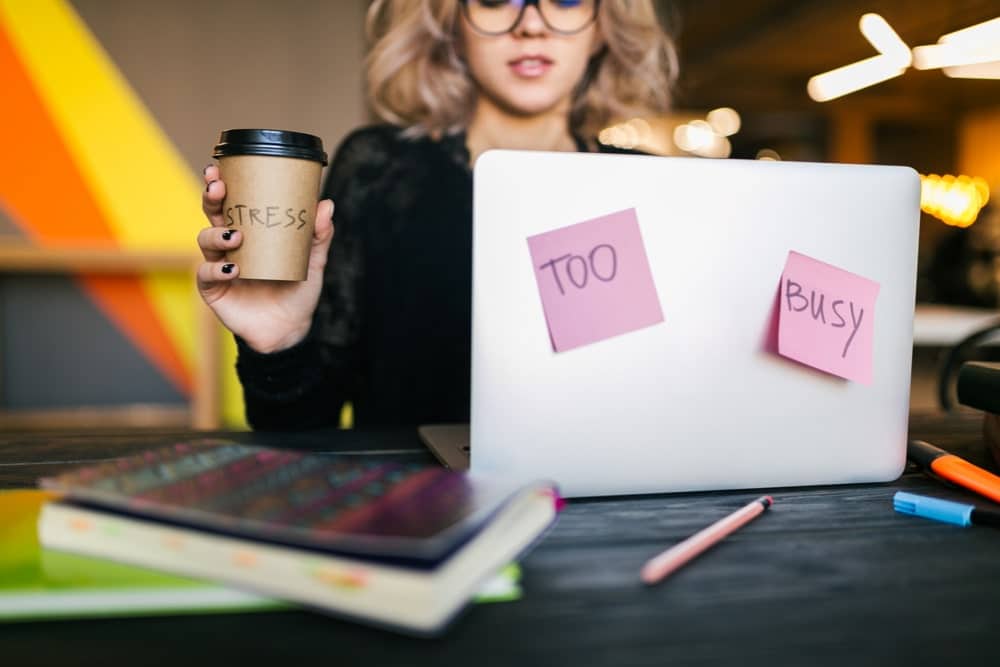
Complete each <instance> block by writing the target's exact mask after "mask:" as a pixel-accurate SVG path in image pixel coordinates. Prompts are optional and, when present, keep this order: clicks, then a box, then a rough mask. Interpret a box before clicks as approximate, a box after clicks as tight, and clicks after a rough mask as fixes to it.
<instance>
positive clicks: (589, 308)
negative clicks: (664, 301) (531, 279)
mask: <svg viewBox="0 0 1000 667" xmlns="http://www.w3.org/2000/svg"><path fill="white" fill-rule="evenodd" d="M528 249H529V251H530V254H531V261H532V263H533V265H534V271H535V280H536V281H537V283H538V292H539V295H540V297H541V300H542V310H543V311H544V312H545V320H546V324H547V325H548V329H549V337H550V339H551V341H552V347H553V348H554V350H555V351H556V352H565V351H566V350H571V349H573V348H576V347H580V346H581V345H588V344H590V343H594V342H597V341H599V340H604V339H605V338H611V337H612V336H617V335H620V334H623V333H627V332H629V331H635V330H636V329H641V328H643V327H648V326H651V325H653V324H657V323H659V322H662V321H663V311H662V310H661V308H660V300H659V297H658V296H657V294H656V286H655V285H654V284H653V276H652V274H651V273H650V270H649V260H648V259H647V257H646V248H645V246H644V245H643V242H642V235H641V234H640V232H639V220H638V218H637V217H636V212H635V209H633V208H630V209H625V210H623V211H618V212H616V213H611V214H609V215H605V216H601V217H599V218H594V219H592V220H586V221H584V222H580V223H576V224H573V225H569V226H567V227H561V228H559V229H555V230H552V231H549V232H545V233H543V234H538V235H536V236H531V237H529V238H528Z"/></svg>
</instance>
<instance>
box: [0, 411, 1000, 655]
mask: <svg viewBox="0 0 1000 667" xmlns="http://www.w3.org/2000/svg"><path fill="white" fill-rule="evenodd" d="M220 435H224V436H226V437H231V438H233V439H237V440H242V441H246V442H257V443H261V444H268V445H277V446H288V447H296V448H301V449H308V450H311V451H318V452H331V453H333V452H341V453H347V455H350V456H363V455H366V454H364V452H369V454H367V455H370V456H380V457H390V458H405V459H408V460H427V461H428V462H431V461H432V460H433V459H432V458H431V457H430V456H429V455H428V454H427V453H426V452H425V451H424V450H423V449H422V447H421V446H420V444H419V440H418V439H417V437H416V434H415V432H414V433H410V432H390V431H387V432H355V431H338V432H315V433H298V434H288V435H282V434H254V433H237V434H220ZM911 436H912V437H917V438H921V439H925V440H928V441H930V442H933V443H935V444H937V445H939V446H941V447H943V448H946V449H949V450H951V451H953V452H955V453H958V454H960V455H962V456H965V457H966V458H968V459H969V460H971V461H974V462H976V463H979V464H981V465H985V466H990V467H992V463H991V460H990V457H989V456H988V455H987V453H986V449H985V446H984V444H983V441H982V436H981V418H980V417H979V416H978V415H975V414H962V415H958V416H950V417H942V416H934V415H927V416H915V417H914V418H913V419H912V420H911ZM192 437H204V435H201V434H199V435H192V434H191V433H171V432H158V433H141V434H140V433H132V434H126V433H120V432H119V433H108V434H103V435H102V434H88V435H85V436H70V435H51V436H45V435H39V434H32V435H22V436H18V435H6V436H0V487H4V488H16V487H24V486H31V485H32V484H34V481H35V480H36V479H37V478H38V477H39V476H41V475H48V474H52V473H56V472H59V471H61V470H65V469H68V468H71V467H73V466H75V465H80V464H81V463H84V462H90V461H99V460H106V459H110V458H114V457H116V456H121V455H125V454H128V453H130V452H135V451H137V450H140V449H143V448H146V447H150V446H156V445H161V444H166V443H169V442H175V441H177V440H179V439H190V438H192ZM900 489H905V490H909V491H914V492H918V493H927V494H933V495H936V496H940V497H947V498H953V499H964V500H967V501H968V500H972V497H971V496H970V495H969V494H967V493H966V492H964V491H962V490H960V489H957V488H954V487H948V486H945V485H944V484H942V483H941V482H938V481H935V480H933V479H931V478H929V477H927V476H925V475H924V474H922V473H920V472H919V471H916V470H907V472H906V473H905V474H904V475H903V476H902V477H901V478H900V479H899V480H897V481H895V482H892V483H889V484H866V485H850V486H829V487H810V488H795V489H768V490H767V491H768V493H771V494H772V495H773V496H774V499H775V504H774V506H773V507H772V508H771V509H770V510H768V512H766V513H765V514H764V515H762V516H761V517H760V518H758V519H757V520H755V521H754V522H752V523H751V524H750V525H748V526H747V527H745V528H744V529H742V530H740V531H739V532H737V533H736V534H734V535H732V536H731V537H729V538H728V539H727V540H725V541H724V542H723V543H722V544H720V545H718V546H717V547H715V548H713V549H712V550H710V551H708V552H707V553H705V554H704V555H702V556H701V557H699V558H698V559H696V560H695V561H693V562H692V563H690V564H689V565H688V566H687V567H685V568H683V569H682V570H680V571H679V572H678V573H676V574H675V575H673V576H671V577H670V578H668V579H666V580H665V581H663V582H662V583H661V584H659V585H657V586H654V587H646V586H644V585H643V584H641V583H640V581H639V577H638V571H639V568H640V567H641V565H642V563H643V562H644V561H645V560H646V559H648V558H649V557H651V556H653V555H655V554H656V553H657V552H659V551H661V550H662V549H664V548H665V547H667V546H669V545H670V544H673V543H674V542H676V541H678V540H680V539H683V538H684V537H686V536H688V535H690V534H691V533H693V532H695V531H696V530H698V529H700V528H702V527H704V526H705V525H707V524H709V523H711V522H712V521H714V520H716V519H718V518H720V517H722V516H724V515H725V514H727V513H728V512H731V511H732V510H735V509H737V508H738V507H740V506H741V505H743V504H745V503H746V502H749V501H750V500H752V499H753V498H754V497H756V496H758V495H760V491H759V490H748V491H738V492H726V493H689V494H674V495H656V496H652V495H651V496H639V497H620V498H601V499H583V500H574V501H572V502H570V503H569V504H568V506H567V507H566V509H565V510H564V512H563V514H562V515H561V517H560V520H559V523H558V524H557V525H556V527H555V529H554V530H553V531H552V532H551V533H550V534H549V535H548V536H546V537H545V539H544V540H543V541H542V542H541V543H540V544H539V545H538V546H537V547H536V548H535V549H534V550H533V551H532V552H531V553H530V554H529V555H528V556H527V557H526V558H525V559H524V561H523V569H524V580H523V587H524V596H523V598H522V599H521V600H519V601H516V602H508V603H494V604H481V605H473V606H471V607H470V608H469V609H468V610H467V611H466V612H465V613H464V614H463V615H462V616H461V617H460V618H459V619H457V620H456V622H455V623H454V624H453V625H452V626H451V628H450V629H449V630H448V632H447V633H446V634H445V635H444V636H443V637H442V638H439V639H433V640H423V639H414V638H408V637H403V636H399V635H395V634H391V633H388V632H384V631H381V630H378V629H374V628H368V627H364V626H361V625H356V624H352V623H349V622H345V621H341V620H338V619H333V618H328V617H325V616H321V615H318V614H312V613H307V612H284V613H277V612H276V613H266V614H247V615H236V614H233V615H222V616H200V617H199V616H184V617H173V618H152V619H123V620H114V621H67V622H46V623H23V624H11V625H5V626H4V625H0V654H2V656H3V662H4V664H11V665H28V664H59V665H67V664H99V663H100V664H126V663H128V664H143V665H146V664H191V665H198V664H237V663H242V662H253V663H254V664H257V663H269V662H270V663H276V662H277V661H279V660H280V661H286V662H288V664H291V663H292V661H294V662H304V661H315V660H323V661H324V662H328V663H329V664H337V665H475V666H476V667H479V666H481V665H650V666H652V665H657V666H671V665H757V664H760V665H859V664H860V665H897V664H898V665H907V666H908V667H910V666H912V665H951V664H963V665H995V664H1000V658H997V654H998V652H997V644H998V642H1000V531H997V530H993V529H989V528H978V527H977V528H968V529H963V528H958V527H955V526H950V525H945V524H941V523H937V522H933V521H928V520H924V519H918V518H914V517H908V516H903V515H900V514H897V513H896V512H894V511H893V509H892V495H893V493H895V492H896V491H897V490H900Z"/></svg>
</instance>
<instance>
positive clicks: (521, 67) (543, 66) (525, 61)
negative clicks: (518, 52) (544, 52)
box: [507, 56, 554, 79]
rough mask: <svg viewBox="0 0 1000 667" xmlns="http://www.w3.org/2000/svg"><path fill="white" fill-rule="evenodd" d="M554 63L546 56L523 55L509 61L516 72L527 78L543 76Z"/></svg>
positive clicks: (509, 64)
mask: <svg viewBox="0 0 1000 667" xmlns="http://www.w3.org/2000/svg"><path fill="white" fill-rule="evenodd" d="M553 64H554V63H553V62H552V61H551V60H549V59H548V58H546V57H545V56H521V57H520V58H517V59H515V60H511V61H510V62H508V63H507V65H508V66H509V67H510V68H511V70H512V71H513V72H514V74H516V75H517V76H520V77H524V78H526V79H533V78H535V77H539V76H542V75H543V74H545V73H546V72H547V71H549V69H550V68H551V67H552V65H553Z"/></svg>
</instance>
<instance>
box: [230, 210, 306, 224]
mask: <svg viewBox="0 0 1000 667" xmlns="http://www.w3.org/2000/svg"><path fill="white" fill-rule="evenodd" d="M226 220H227V222H226V227H232V226H233V225H235V224H237V223H239V224H240V226H243V225H245V224H248V223H249V224H250V226H253V225H260V226H262V227H267V228H271V227H291V226H293V225H295V229H302V228H303V227H305V226H306V225H307V224H309V214H308V212H307V211H306V210H305V209H300V210H299V211H298V212H296V211H295V209H293V208H286V209H285V212H284V213H282V212H281V207H280V206H265V207H263V208H251V207H249V206H247V205H245V204H235V205H233V206H229V207H227V208H226Z"/></svg>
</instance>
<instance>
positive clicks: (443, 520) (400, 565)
mask: <svg viewBox="0 0 1000 667" xmlns="http://www.w3.org/2000/svg"><path fill="white" fill-rule="evenodd" d="M42 486H43V488H45V489H48V490H50V491H53V492H56V493H58V494H60V500H58V501H56V502H51V503H48V504H47V505H46V506H45V507H44V508H43V509H42V513H41V516H40V518H39V538H40V540H41V543H42V545H43V546H45V547H47V548H50V549H58V550H65V551H69V552H73V553H77V554H84V555H89V556H99V557H103V558H109V559H112V560H115V561H119V562H122V563H129V564H133V565H139V566H144V567H149V568H155V569H159V570H163V571H166V572H171V573H175V574H178V575H183V576H187V577H195V578H199V579H204V580H209V581H214V582H219V583H224V584H227V585H230V586H234V587H237V588H241V589H244V590H247V591H252V592H256V593H259V594H262V595H266V596H269V597H274V598H278V599H282V600H287V601H290V602H294V603H297V604H300V605H305V606H308V607H312V608H315V609H317V610H321V611H326V612H330V613H334V614H338V615H346V616H349V617H353V618H356V619H360V620H364V621H369V622H374V623H378V624H383V625H388V626H392V627H395V628H399V629H403V630H406V631H410V632H415V633H435V632H438V631H440V630H441V629H443V628H444V627H445V626H446V625H447V623H448V621H449V620H450V619H451V618H453V617H454V616H455V614H456V613H457V612H458V611H460V610H461V609H462V608H463V607H464V606H465V603H466V602H468V601H469V599H470V598H471V597H473V595H474V594H475V593H476V592H477V590H479V589H480V587H481V586H482V585H483V583H484V582H486V581H487V580H489V579H490V578H491V577H493V575H494V574H495V573H496V572H497V571H498V570H500V569H501V568H502V567H503V566H504V565H506V564H507V563H509V562H510V561H512V560H514V559H516V558H517V557H518V556H519V555H521V554H522V553H523V552H524V551H525V550H526V549H527V548H528V547H530V546H531V545H532V544H533V543H534V542H535V541H536V540H537V539H538V538H539V537H540V536H541V535H542V534H543V533H544V532H545V530H546V529H547V528H548V527H550V526H551V525H552V523H553V521H554V519H555V516H556V507H557V501H558V496H557V493H556V490H555V488H554V486H553V485H552V484H550V483H547V482H537V483H532V484H523V483H514V482H510V481H506V480H502V479H487V478H482V477H475V476H472V475H469V474H467V473H459V472H453V471H448V470H444V469H442V468H439V467H436V466H426V465H413V464H394V463H384V462H373V461H371V460H370V459H360V460H359V459H358V457H348V456H342V457H338V456H335V455H331V456H325V455H316V454H307V453H303V452H296V451H290V450H279V449H268V448H262V447H253V446H247V445H242V444H238V443H234V442H228V441H209V442H200V443H180V444H176V445H173V446H171V447H168V448H165V449H162V450H157V451H151V452H146V453H144V454H141V455H138V456H135V457H133V458H130V459H122V460H117V461H114V462H109V463H105V464H102V465H98V466H93V467H88V468H83V469H80V470H77V471H74V472H72V473H69V474H66V475H61V476H58V477H52V478H47V479H44V480H42Z"/></svg>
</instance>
